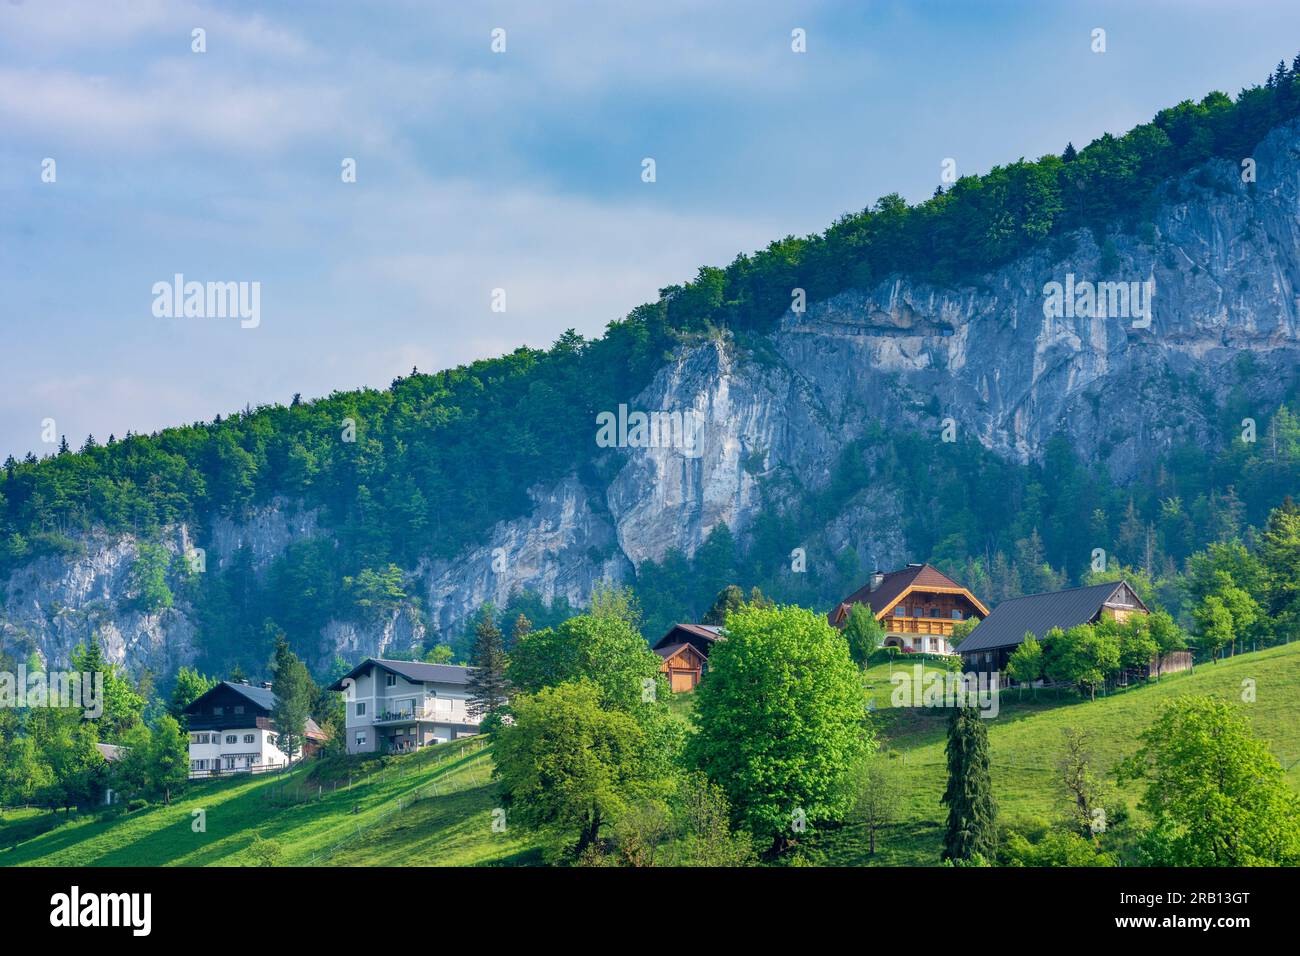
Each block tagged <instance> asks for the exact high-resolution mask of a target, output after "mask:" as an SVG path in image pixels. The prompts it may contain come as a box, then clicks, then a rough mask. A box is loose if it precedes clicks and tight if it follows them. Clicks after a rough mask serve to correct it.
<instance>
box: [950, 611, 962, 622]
mask: <svg viewBox="0 0 1300 956" xmlns="http://www.w3.org/2000/svg"><path fill="white" fill-rule="evenodd" d="M952 619H953V620H954V621H960V620H961V611H959V610H957V608H953V609H952Z"/></svg>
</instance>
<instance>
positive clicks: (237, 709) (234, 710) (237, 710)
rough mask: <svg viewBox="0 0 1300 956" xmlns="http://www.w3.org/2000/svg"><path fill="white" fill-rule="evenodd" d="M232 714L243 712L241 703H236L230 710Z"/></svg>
mask: <svg viewBox="0 0 1300 956" xmlns="http://www.w3.org/2000/svg"><path fill="white" fill-rule="evenodd" d="M230 712H231V713H232V714H242V713H243V712H244V705H243V704H236V705H235V706H234V707H233V708H231V711H230Z"/></svg>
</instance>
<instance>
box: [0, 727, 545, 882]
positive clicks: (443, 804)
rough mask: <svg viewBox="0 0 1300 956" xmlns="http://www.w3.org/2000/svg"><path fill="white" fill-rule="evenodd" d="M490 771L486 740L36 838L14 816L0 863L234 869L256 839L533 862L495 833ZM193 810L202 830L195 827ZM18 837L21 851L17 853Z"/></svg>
mask: <svg viewBox="0 0 1300 956" xmlns="http://www.w3.org/2000/svg"><path fill="white" fill-rule="evenodd" d="M331 771H332V772H331ZM349 771H351V772H349ZM490 774H491V761H490V757H489V755H488V752H487V751H486V750H485V748H484V745H483V742H482V741H455V742H452V743H448V744H442V745H439V746H438V747H433V748H430V749H428V750H426V751H423V752H422V753H419V754H416V755H413V756H410V757H403V758H394V759H390V760H388V761H386V765H384V764H383V763H381V762H380V761H366V762H360V761H355V760H353V761H348V762H346V763H342V764H339V765H335V766H334V767H333V768H329V767H324V766H310V767H304V768H300V769H298V770H295V771H293V772H292V773H289V774H286V775H284V776H283V777H272V776H270V775H267V776H259V777H244V778H242V779H230V780H220V781H213V782H202V783H196V784H195V785H193V786H191V787H190V788H189V790H188V791H187V793H186V795H185V798H184V799H183V800H179V801H177V802H175V803H173V804H172V806H170V807H162V806H159V807H152V808H149V809H146V810H142V811H137V812H135V813H129V814H125V815H123V816H120V817H117V818H116V819H112V820H99V819H96V818H94V817H83V818H78V819H75V820H73V821H71V822H69V823H66V824H64V825H62V826H57V827H56V828H55V829H53V830H50V831H49V832H46V833H44V834H41V835H39V836H36V837H35V838H30V834H31V833H32V831H33V830H34V829H35V828H36V823H35V821H34V820H33V819H32V818H31V816H30V815H22V814H20V815H17V816H14V815H9V816H6V819H5V823H4V824H3V825H0V864H2V865H5V866H27V865H48V866H241V865H248V864H251V863H252V862H253V857H252V855H251V854H250V853H249V847H250V844H252V842H253V839H254V836H255V835H257V836H260V837H261V838H262V839H264V840H271V841H274V842H276V843H277V844H279V845H280V847H281V850H282V856H281V858H280V862H281V863H283V864H285V865H319V866H366V865H385V864H388V865H392V864H399V863H400V864H420V865H427V866H442V865H449V866H466V865H475V864H496V863H500V864H508V863H521V862H529V861H530V859H531V858H530V857H529V855H528V852H529V846H528V844H527V842H526V841H525V839H524V835H523V834H521V833H514V832H507V833H504V834H503V833H493V832H492V827H491V824H492V808H493V807H494V806H496V802H495V800H494V799H493V796H492V791H493V788H492V785H491V783H490V781H489V776H490ZM199 810H202V811H204V812H205V813H206V822H207V832H206V833H195V832H193V830H192V821H193V820H194V813H195V812H196V811H199ZM16 840H23V841H24V842H21V843H19V845H18V846H17V847H16V848H15V847H12V844H13V843H14V842H15V841H16Z"/></svg>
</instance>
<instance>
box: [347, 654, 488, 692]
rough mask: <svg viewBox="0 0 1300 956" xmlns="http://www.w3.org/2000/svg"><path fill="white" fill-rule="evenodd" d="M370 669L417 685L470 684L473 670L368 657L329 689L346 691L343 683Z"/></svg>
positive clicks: (450, 665) (459, 666) (457, 665)
mask: <svg viewBox="0 0 1300 956" xmlns="http://www.w3.org/2000/svg"><path fill="white" fill-rule="evenodd" d="M370 667H379V668H382V669H384V670H386V671H390V672H391V673H394V674H400V675H401V676H402V677H405V678H406V679H407V680H409V681H415V682H416V683H423V682H425V681H428V682H429V683H432V684H468V683H469V672H470V670H471V668H468V667H462V666H461V665H459V664H426V663H424V662H423V661H389V660H384V659H383V658H381V657H367V658H366V659H365V660H364V661H362V662H361V663H360V664H358V665H357V666H356V667H354V668H352V670H350V671H348V673H346V674H344V675H343V676H342V677H340V678H339V679H338V680H336V681H335V682H334V683H333V684H331V685H330V688H329V689H330V690H344V687H343V682H344V681H345V680H347V679H348V678H349V677H351V678H355V677H356V676H357V675H358V674H360V673H362V672H363V671H365V670H367V669H368V668H370Z"/></svg>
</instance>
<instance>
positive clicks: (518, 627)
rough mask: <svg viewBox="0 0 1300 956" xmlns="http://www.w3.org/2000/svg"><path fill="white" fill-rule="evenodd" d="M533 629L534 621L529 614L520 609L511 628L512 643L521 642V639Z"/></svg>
mask: <svg viewBox="0 0 1300 956" xmlns="http://www.w3.org/2000/svg"><path fill="white" fill-rule="evenodd" d="M532 630H533V622H532V621H530V620H528V616H527V615H525V614H524V613H523V612H522V611H520V612H519V616H518V617H517V618H515V623H514V625H513V626H512V627H511V628H510V643H511V644H512V645H514V644H517V643H519V640H520V639H521V638H523V637H525V636H527V635H528V634H530V633H532Z"/></svg>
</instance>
